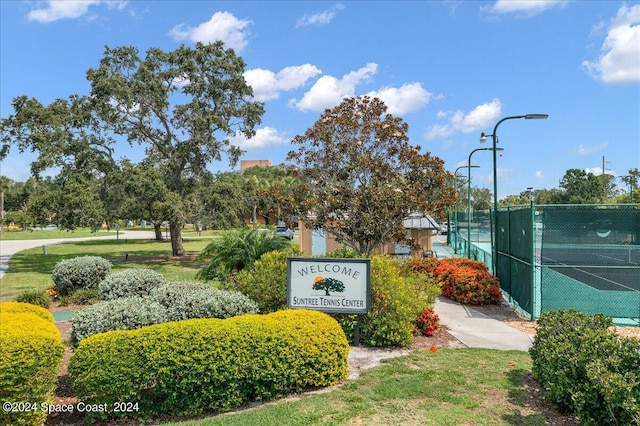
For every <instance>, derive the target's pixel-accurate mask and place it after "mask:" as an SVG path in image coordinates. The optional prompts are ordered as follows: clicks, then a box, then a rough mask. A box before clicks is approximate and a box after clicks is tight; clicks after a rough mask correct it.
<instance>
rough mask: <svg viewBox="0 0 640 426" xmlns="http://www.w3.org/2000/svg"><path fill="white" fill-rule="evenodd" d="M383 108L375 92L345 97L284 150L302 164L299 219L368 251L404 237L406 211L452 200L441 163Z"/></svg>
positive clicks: (435, 209) (423, 209) (440, 207)
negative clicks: (422, 149)
mask: <svg viewBox="0 0 640 426" xmlns="http://www.w3.org/2000/svg"><path fill="white" fill-rule="evenodd" d="M386 111H387V107H386V106H385V105H384V103H383V102H382V101H381V100H379V99H377V98H374V99H371V98H369V97H362V98H349V99H345V100H343V101H342V103H341V104H340V105H338V106H336V107H335V108H333V109H332V110H326V111H325V113H324V114H323V115H322V116H321V117H320V118H319V119H318V120H317V121H316V122H315V124H314V125H313V127H311V128H310V129H308V130H307V131H306V132H305V133H304V134H303V135H298V136H296V137H295V138H294V139H293V141H292V143H293V144H294V145H297V146H298V148H297V151H291V152H289V154H288V156H287V159H288V160H289V161H292V162H293V163H294V165H295V166H297V168H298V170H299V173H298V175H297V177H298V178H299V179H300V181H301V184H300V185H299V186H298V188H297V189H296V191H294V195H295V201H296V206H297V211H296V212H297V213H298V215H299V217H300V219H301V220H302V221H303V222H304V223H305V225H307V226H308V227H309V228H311V229H318V228H322V229H324V230H325V231H327V232H328V233H330V234H331V235H334V236H335V237H336V240H337V241H338V242H340V243H344V244H347V245H348V246H349V247H352V248H354V249H356V250H358V251H359V252H360V253H365V254H370V253H372V252H373V250H374V249H375V248H376V247H379V246H380V245H382V244H384V243H387V242H397V241H406V242H408V239H407V233H406V230H405V228H404V227H403V226H402V221H403V219H404V218H405V217H407V216H408V215H409V214H410V213H412V212H426V211H430V212H440V211H442V210H443V209H444V207H445V206H448V205H451V204H453V202H454V201H455V193H454V189H453V187H452V186H451V185H450V183H449V181H450V178H451V174H450V173H448V172H446V171H445V169H444V162H443V161H442V160H441V159H439V158H437V157H434V156H432V155H430V154H429V153H425V154H421V153H420V147H417V146H411V145H410V144H409V138H408V136H407V131H408V125H407V124H406V123H405V122H403V121H402V120H401V119H400V118H396V117H393V116H392V115H390V114H388V113H387V112H386ZM373 200H375V201H373ZM309 212H312V214H309Z"/></svg>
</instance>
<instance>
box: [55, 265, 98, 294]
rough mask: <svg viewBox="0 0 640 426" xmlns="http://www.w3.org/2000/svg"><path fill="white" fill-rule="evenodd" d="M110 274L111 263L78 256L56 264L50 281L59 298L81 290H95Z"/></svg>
mask: <svg viewBox="0 0 640 426" xmlns="http://www.w3.org/2000/svg"><path fill="white" fill-rule="evenodd" d="M110 272H111V262H109V261H108V260H106V259H103V258H101V257H98V256H80V257H74V258H72V259H66V260H61V261H60V262H58V263H56V266H54V268H53V272H52V273H51V279H52V280H53V283H54V284H55V289H56V291H57V292H58V293H59V294H60V296H68V295H69V294H71V293H73V292H74V291H75V290H78V289H81V288H97V287H98V285H99V284H100V282H101V281H102V280H103V279H104V278H105V277H106V276H107V275H109V273H110Z"/></svg>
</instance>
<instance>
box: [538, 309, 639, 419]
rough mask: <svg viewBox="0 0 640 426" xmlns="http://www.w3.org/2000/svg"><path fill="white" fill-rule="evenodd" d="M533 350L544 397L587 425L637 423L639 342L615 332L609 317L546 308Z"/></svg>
mask: <svg viewBox="0 0 640 426" xmlns="http://www.w3.org/2000/svg"><path fill="white" fill-rule="evenodd" d="M538 325H539V327H538V330H537V333H536V337H535V339H534V342H533V346H532V347H531V349H530V350H529V353H530V355H531V359H532V361H533V368H532V373H533V378H534V379H535V380H536V381H537V382H538V383H539V384H540V385H541V387H542V388H543V390H544V397H545V398H546V399H548V400H549V401H550V402H551V403H552V404H553V405H554V406H555V407H557V408H559V409H561V410H567V411H572V412H574V413H575V414H576V415H577V416H578V418H579V419H580V420H581V421H582V422H583V424H585V425H601V424H619V425H623V424H624V425H627V424H629V425H630V424H634V423H635V424H637V422H638V420H639V418H638V413H640V378H639V377H638V371H640V356H639V354H640V342H639V341H637V340H635V339H631V338H620V337H618V336H617V335H616V334H615V333H614V332H612V331H611V329H610V327H611V326H612V322H611V318H608V317H605V316H604V315H601V314H596V315H590V314H585V313H581V312H578V311H576V310H573V309H562V310H558V311H550V312H545V313H543V314H542V315H541V316H540V319H539V320H538Z"/></svg>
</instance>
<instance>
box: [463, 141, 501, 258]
mask: <svg viewBox="0 0 640 426" xmlns="http://www.w3.org/2000/svg"><path fill="white" fill-rule="evenodd" d="M496 150H497V151H504V148H496V147H493V148H476V149H474V150H473V151H471V154H469V161H468V162H467V259H471V156H472V155H473V153H474V152H476V151H494V154H495V151H496Z"/></svg>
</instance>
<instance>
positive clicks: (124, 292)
mask: <svg viewBox="0 0 640 426" xmlns="http://www.w3.org/2000/svg"><path fill="white" fill-rule="evenodd" d="M165 282H166V281H165V279H164V277H163V276H162V275H160V274H159V273H157V272H156V271H154V270H151V269H127V270H124V271H122V272H117V273H115V274H111V275H108V276H107V277H106V278H105V279H104V280H102V282H100V286H99V288H100V298H101V299H102V300H113V299H118V298H120V297H131V296H140V297H142V296H147V295H148V294H149V293H150V292H151V290H153V289H154V288H156V287H158V286H160V285H162V284H164V283H165Z"/></svg>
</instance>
